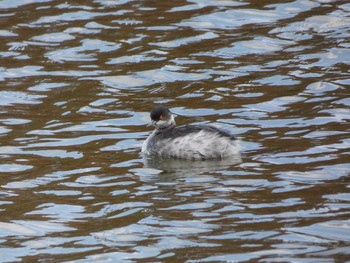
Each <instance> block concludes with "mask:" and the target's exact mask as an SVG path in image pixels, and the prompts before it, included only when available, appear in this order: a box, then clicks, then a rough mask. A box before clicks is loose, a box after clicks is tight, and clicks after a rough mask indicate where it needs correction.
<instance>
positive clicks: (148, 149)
mask: <svg viewBox="0 0 350 263" xmlns="http://www.w3.org/2000/svg"><path fill="white" fill-rule="evenodd" d="M150 116H151V120H152V123H151V125H152V126H154V127H155V128H156V129H155V130H154V131H153V132H152V133H151V135H149V136H148V138H147V139H146V140H145V141H144V143H143V145H142V152H143V153H144V154H147V155H158V156H162V157H170V158H177V159H186V160H213V159H224V158H228V157H230V156H234V155H237V154H239V150H240V147H239V143H238V140H237V139H236V138H235V137H234V136H233V135H232V134H229V133H228V132H226V131H223V130H220V129H218V128H216V127H213V126H209V125H183V126H176V124H175V119H174V116H173V114H172V113H171V112H170V111H169V109H168V108H166V107H164V106H155V107H154V108H153V109H152V111H151V114H150Z"/></svg>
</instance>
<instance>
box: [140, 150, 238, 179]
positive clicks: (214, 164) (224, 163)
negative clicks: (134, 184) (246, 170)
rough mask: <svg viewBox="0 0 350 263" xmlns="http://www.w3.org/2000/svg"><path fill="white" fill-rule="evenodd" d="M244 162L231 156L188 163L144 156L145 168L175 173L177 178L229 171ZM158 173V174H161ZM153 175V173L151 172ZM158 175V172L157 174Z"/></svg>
mask: <svg viewBox="0 0 350 263" xmlns="http://www.w3.org/2000/svg"><path fill="white" fill-rule="evenodd" d="M241 161H242V159H241V156H240V155H235V156H231V157H230V158H226V159H223V160H207V161H187V160H180V159H169V158H161V157H158V156H147V157H146V156H144V158H143V162H144V164H145V167H147V168H152V169H155V171H157V170H158V171H159V172H161V173H165V174H168V173H175V175H176V176H181V175H183V176H186V175H188V174H198V175H202V174H203V173H206V172H213V171H219V170H227V169H229V168H230V166H232V165H234V164H238V163H240V162H241ZM159 172H158V173H159ZM151 173H152V172H151ZM156 173H157V172H156Z"/></svg>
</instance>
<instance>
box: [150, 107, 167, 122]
mask: <svg viewBox="0 0 350 263" xmlns="http://www.w3.org/2000/svg"><path fill="white" fill-rule="evenodd" d="M170 114H171V113H170V111H169V109H168V108H166V107H164V106H155V107H153V109H152V110H151V120H152V121H159V120H162V119H165V118H167V117H169V116H170Z"/></svg>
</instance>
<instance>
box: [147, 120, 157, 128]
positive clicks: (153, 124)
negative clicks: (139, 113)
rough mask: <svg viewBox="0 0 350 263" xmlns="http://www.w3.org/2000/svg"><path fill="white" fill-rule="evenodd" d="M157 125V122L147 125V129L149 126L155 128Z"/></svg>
mask: <svg viewBox="0 0 350 263" xmlns="http://www.w3.org/2000/svg"><path fill="white" fill-rule="evenodd" d="M156 125H157V122H156V121H152V122H151V123H148V124H147V127H149V126H153V127H155V126H156Z"/></svg>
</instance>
